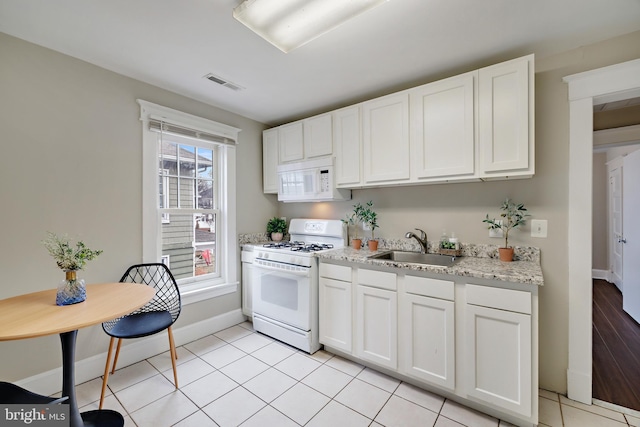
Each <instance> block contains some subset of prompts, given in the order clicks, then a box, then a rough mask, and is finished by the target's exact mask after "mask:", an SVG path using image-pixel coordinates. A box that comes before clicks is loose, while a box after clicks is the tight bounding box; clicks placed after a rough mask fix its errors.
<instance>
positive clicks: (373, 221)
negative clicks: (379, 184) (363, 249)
mask: <svg viewBox="0 0 640 427" xmlns="http://www.w3.org/2000/svg"><path fill="white" fill-rule="evenodd" d="M360 219H361V220H362V222H364V223H365V224H367V225H368V226H369V228H370V229H371V239H369V241H368V245H369V250H372V251H377V250H378V240H376V238H375V229H376V228H378V214H377V213H376V212H375V211H374V210H373V201H372V200H370V201H368V202H367V204H366V205H365V206H364V207H363V208H362V211H361V212H360Z"/></svg>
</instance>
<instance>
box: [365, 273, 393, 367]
mask: <svg viewBox="0 0 640 427" xmlns="http://www.w3.org/2000/svg"><path fill="white" fill-rule="evenodd" d="M397 300H398V298H397V293H396V292H394V291H389V290H386V289H378V288H371V287H369V286H361V285H357V286H356V320H355V322H356V355H357V356H358V357H360V358H361V359H363V360H368V361H370V362H373V363H376V364H378V365H380V366H384V367H386V368H390V369H397V367H398V342H397V332H398V306H397V302H398V301H397Z"/></svg>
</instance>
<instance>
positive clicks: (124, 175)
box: [0, 33, 277, 381]
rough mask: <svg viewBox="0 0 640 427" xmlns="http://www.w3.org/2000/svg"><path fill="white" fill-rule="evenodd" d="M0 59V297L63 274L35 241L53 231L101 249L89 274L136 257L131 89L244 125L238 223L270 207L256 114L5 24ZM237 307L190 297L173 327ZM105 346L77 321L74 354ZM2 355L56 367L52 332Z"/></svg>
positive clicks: (106, 277) (16, 372)
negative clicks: (8, 31) (42, 42)
mask: <svg viewBox="0 0 640 427" xmlns="http://www.w3.org/2000/svg"><path fill="white" fill-rule="evenodd" d="M0 58H2V59H1V60H0V129H2V136H1V137H0V138H1V139H0V141H1V142H0V147H1V154H0V176H1V179H0V198H1V200H2V202H1V203H2V208H1V209H0V224H1V225H2V237H1V238H0V272H2V280H1V281H0V298H6V297H9V296H13V295H19V294H22V293H27V292H31V291H37V290H43V289H49V288H55V286H56V285H57V283H58V282H59V280H60V279H61V278H62V272H61V271H60V270H59V269H58V268H57V267H56V265H55V263H54V262H53V260H52V259H51V257H49V255H48V254H47V252H46V250H45V249H44V248H43V246H42V245H41V243H40V242H41V240H42V239H43V238H44V237H45V233H46V231H48V230H50V231H54V232H57V233H69V234H70V235H72V236H78V235H79V236H81V237H82V238H83V239H84V241H85V242H86V243H87V244H88V245H89V247H91V248H99V249H103V250H104V253H103V254H102V255H100V257H98V258H97V259H96V260H94V261H91V262H90V263H89V264H88V266H87V268H86V270H85V271H84V272H82V275H83V276H84V277H85V278H86V280H87V281H88V282H89V283H91V282H112V281H117V280H118V279H119V278H120V275H121V274H122V272H123V271H124V269H125V267H126V266H128V265H130V264H132V263H135V262H139V261H140V260H141V256H142V242H141V238H142V237H141V224H142V213H141V201H140V200H141V195H142V187H141V185H142V173H141V164H142V157H141V156H142V149H141V139H142V132H141V124H140V121H139V120H138V117H139V115H140V111H139V106H138V104H137V103H136V99H137V98H141V99H144V100H147V101H150V102H154V103H157V104H160V105H164V106H167V107H170V108H174V109H177V110H181V111H184V112H187V113H190V114H194V115H198V116H202V117H205V118H208V119H211V120H214V121H218V122H221V123H224V124H227V125H230V126H234V127H237V128H240V129H242V132H240V134H239V145H238V148H237V150H238V151H237V159H238V174H237V178H238V184H237V190H238V191H237V193H238V194H237V205H238V216H237V226H238V232H246V231H253V230H262V229H263V227H264V223H265V222H266V220H267V219H268V218H269V217H271V216H273V215H274V214H275V213H276V211H277V204H276V202H275V200H274V197H273V196H264V195H263V194H262V154H261V140H262V133H261V132H262V130H263V128H264V126H263V125H262V124H260V123H257V122H255V121H252V120H249V119H246V118H243V117H241V116H238V115H236V114H232V113H229V112H227V111H224V110H221V109H218V108H214V107H211V106H208V105H205V104H202V103H199V102H196V101H193V100H191V99H188V98H185V97H183V96H180V95H177V94H175V93H171V92H168V91H166V90H164V89H161V88H158V87H154V86H150V85H148V84H144V83H141V82H139V81H136V80H133V79H130V78H126V77H123V76H121V75H118V74H115V73H113V72H110V71H107V70H105V69H102V68H98V67H96V66H93V65H90V64H88V63H86V62H82V61H79V60H76V59H73V58H71V57H68V56H65V55H62V54H59V53H56V52H53V51H51V50H48V49H44V48H41V47H38V46H35V45H33V44H30V43H26V42H24V41H21V40H18V39H16V38H12V37H9V36H7V35H5V34H1V33H0ZM239 307H240V295H239V292H238V293H234V294H231V295H227V296H224V297H221V298H216V299H213V300H208V301H205V302H200V303H197V304H192V305H188V306H185V307H184V310H183V313H182V315H181V318H180V319H179V320H178V324H177V325H176V327H181V326H184V325H187V324H190V323H193V322H197V321H199V320H203V319H207V318H209V317H211V316H215V315H218V314H220V313H224V312H228V311H230V310H233V309H237V308H239ZM107 344H108V341H107V339H106V336H105V334H104V332H102V329H101V328H100V327H93V328H87V329H83V330H81V331H80V334H79V339H78V347H77V354H76V358H77V359H78V360H80V359H83V358H86V357H89V356H92V355H96V354H100V353H102V352H105V351H106V348H107ZM0 354H1V355H2V356H1V359H2V364H1V366H0V378H1V379H2V380H4V381H12V380H17V379H21V378H25V377H27V376H31V375H35V374H37V373H40V372H44V371H47V370H50V369H53V368H58V367H59V366H60V343H59V339H58V337H57V336H53V337H44V338H38V339H31V340H23V341H13V342H3V343H0ZM98 374H99V373H96V376H97V375H98Z"/></svg>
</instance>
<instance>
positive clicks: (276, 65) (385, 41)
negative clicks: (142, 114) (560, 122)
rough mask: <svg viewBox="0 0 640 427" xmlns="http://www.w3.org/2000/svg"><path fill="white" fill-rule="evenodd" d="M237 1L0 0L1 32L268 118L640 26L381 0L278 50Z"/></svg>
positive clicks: (518, 8) (590, 2) (542, 2)
mask: <svg viewBox="0 0 640 427" xmlns="http://www.w3.org/2000/svg"><path fill="white" fill-rule="evenodd" d="M316 1H322V0H316ZM240 2H241V0H56V1H51V0H0V32H4V33H7V34H10V35H12V36H15V37H19V38H21V39H24V40H27V41H30V42H33V43H36V44H39V45H42V46H45V47H48V48H51V49H54V50H56V51H59V52H62V53H65V54H67V55H71V56H74V57H76V58H80V59H82V60H85V61H87V62H90V63H93V64H96V65H98V66H100V67H104V68H106V69H109V70H113V71H115V72H117V73H120V74H123V75H126V76H130V77H133V78H135V79H139V80H142V81H145V82H148V83H151V84H153V85H156V86H160V87H163V88H166V89H168V90H171V91H174V92H177V93H180V94H183V95H185V96H188V97H191V98H194V99H197V100H200V101H202V102H205V103H208V104H211V105H214V106H217V107H221V108H224V109H226V110H229V111H232V112H235V113H238V114H241V115H243V116H246V117H249V118H252V119H255V120H258V121H260V122H264V123H267V124H270V125H275V124H281V123H283V122H286V121H290V120H293V119H298V118H300V117H304V116H308V115H310V114H315V113H317V112H321V111H327V110H331V109H334V108H337V107H340V106H343V105H348V104H351V103H355V102H358V101H361V100H364V99H367V98H371V97H374V96H378V95H381V94H384V93H388V92H392V91H395V90H399V89H404V88H407V87H410V86H414V85H416V84H419V83H423V82H428V81H431V80H434V79H437V78H442V77H444V76H447V75H450V74H456V73H459V72H462V71H465V70H470V69H474V68H477V67H480V66H484V65H489V64H490V63H493V62H498V61H501V60H506V59H510V58H512V57H517V56H521V55H524V54H527V53H532V52H533V53H535V54H536V55H537V57H538V58H541V57H545V56H549V55H552V54H555V53H559V52H563V51H566V50H569V49H572V48H576V47H579V46H582V45H587V44H590V43H594V42H597V41H600V40H604V39H607V38H611V37H614V36H617V35H621V34H626V33H629V32H632V31H636V30H640V0H389V1H388V2H387V3H384V4H383V5H381V6H379V7H377V8H375V9H373V10H371V11H369V12H366V13H364V14H362V15H360V16H359V17H357V18H356V19H354V20H353V21H351V22H349V23H346V24H343V25H342V26H340V27H338V28H336V29H334V30H333V31H331V32H329V33H327V34H325V35H323V36H322V37H320V38H318V39H315V40H313V41H311V42H310V43H308V44H306V45H304V46H302V47H300V48H298V49H296V50H294V51H292V52H290V53H287V54H285V53H282V52H281V51H279V50H278V49H277V48H275V47H273V46H272V45H270V44H269V43H267V42H266V41H264V40H262V39H261V38H259V37H258V36H257V35H255V34H254V33H252V32H251V31H250V30H248V29H247V28H246V27H244V26H243V25H241V24H240V23H239V22H237V21H236V20H234V19H233V18H232V15H231V13H232V10H233V8H234V7H235V6H237V5H238V4H239V3H240ZM0 55H1V53H0ZM0 60H1V56H0ZM43 72H46V70H43ZM209 73H213V74H215V75H217V76H219V77H222V78H224V79H226V80H229V81H230V82H232V83H234V84H236V85H239V86H242V87H244V88H245V89H244V90H242V91H233V90H231V89H228V88H225V87H221V86H219V85H217V84H215V83H212V82H210V81H208V80H206V79H204V78H203V76H205V75H206V74H209Z"/></svg>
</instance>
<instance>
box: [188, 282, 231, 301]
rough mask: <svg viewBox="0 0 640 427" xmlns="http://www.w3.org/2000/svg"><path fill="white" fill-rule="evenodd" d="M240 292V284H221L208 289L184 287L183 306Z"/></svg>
mask: <svg viewBox="0 0 640 427" xmlns="http://www.w3.org/2000/svg"><path fill="white" fill-rule="evenodd" d="M237 291H238V282H234V283H220V284H216V285H212V286H207V287H195V286H184V287H182V288H180V298H181V300H182V305H189V304H193V303H196V302H200V301H204V300H207V299H211V298H216V297H220V296H223V295H227V294H231V293H234V292H237Z"/></svg>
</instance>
